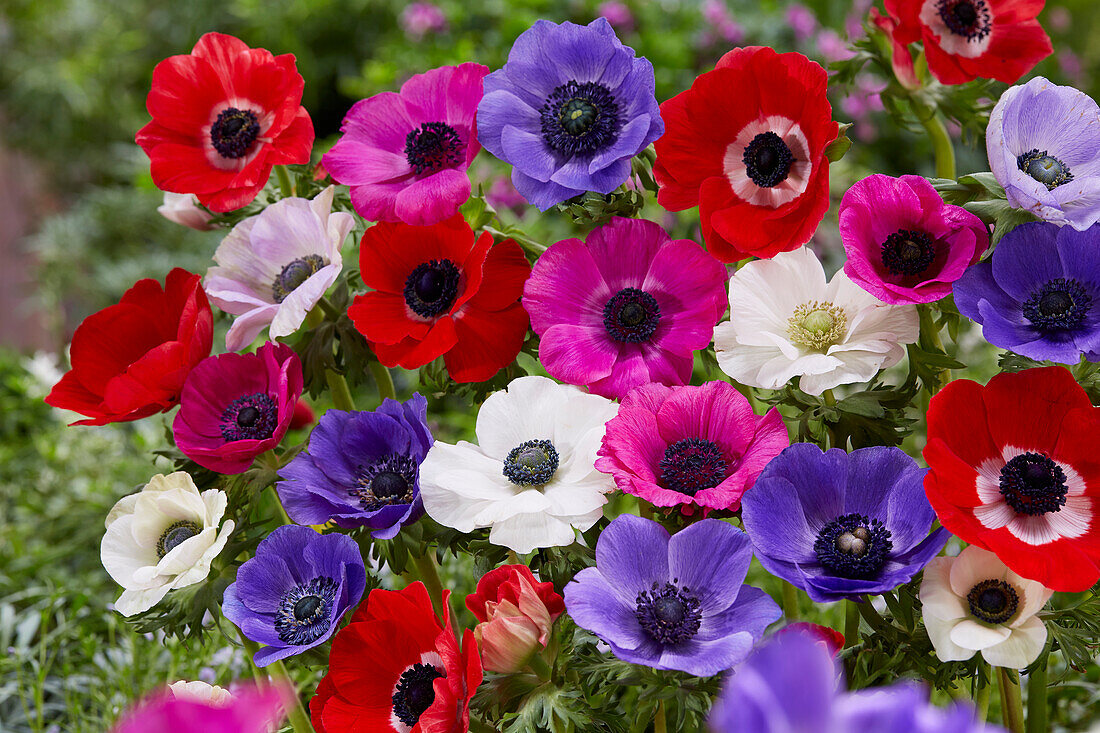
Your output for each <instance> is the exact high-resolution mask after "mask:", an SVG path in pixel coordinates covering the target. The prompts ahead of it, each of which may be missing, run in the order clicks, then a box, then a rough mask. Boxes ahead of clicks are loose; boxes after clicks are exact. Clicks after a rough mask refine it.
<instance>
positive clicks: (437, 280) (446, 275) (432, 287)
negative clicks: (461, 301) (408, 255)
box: [405, 260, 460, 318]
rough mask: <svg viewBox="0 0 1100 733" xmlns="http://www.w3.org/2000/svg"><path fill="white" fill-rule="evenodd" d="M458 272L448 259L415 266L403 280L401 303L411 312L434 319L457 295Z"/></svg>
mask: <svg viewBox="0 0 1100 733" xmlns="http://www.w3.org/2000/svg"><path fill="white" fill-rule="evenodd" d="M459 277H460V273H459V271H458V267H457V266H455V263H453V262H451V261H450V260H431V261H430V262H424V263H423V264H420V265H417V267H416V269H415V270H413V271H412V274H411V275H409V277H408V279H407V280H405V303H406V304H408V306H409V308H410V309H412V312H413V313H415V314H416V315H418V316H423V317H424V318H434V317H436V316H438V315H439V314H440V313H445V312H447V311H448V310H449V309H450V307H451V304H452V303H454V302H455V297H456V296H457V295H458V281H459Z"/></svg>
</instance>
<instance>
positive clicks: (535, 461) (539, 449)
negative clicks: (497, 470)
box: [504, 440, 559, 486]
mask: <svg viewBox="0 0 1100 733" xmlns="http://www.w3.org/2000/svg"><path fill="white" fill-rule="evenodd" d="M558 460H559V458H558V451H557V450H556V449H555V448H554V444H553V443H551V442H550V441H549V440H528V441H527V442H525V443H520V444H519V445H517V446H516V447H515V448H513V449H512V450H510V451H509V452H508V456H507V457H506V458H505V459H504V475H505V476H506V477H507V478H508V480H509V481H511V482H512V483H513V484H516V485H517V486H544V485H546V484H548V483H550V479H552V478H554V473H555V472H556V471H557V470H558Z"/></svg>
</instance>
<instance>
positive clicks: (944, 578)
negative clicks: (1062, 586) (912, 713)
mask: <svg viewBox="0 0 1100 733" xmlns="http://www.w3.org/2000/svg"><path fill="white" fill-rule="evenodd" d="M1053 592H1054V591H1052V590H1050V589H1048V588H1046V587H1044V586H1043V584H1042V583H1039V582H1038V581H1035V580H1028V579H1026V578H1022V577H1020V576H1019V575H1017V574H1016V573H1014V572H1012V571H1011V570H1009V569H1008V567H1006V566H1005V564H1004V563H1003V562H1001V561H1000V560H999V559H997V556H996V555H994V554H993V553H992V552H989V551H988V550H983V549H982V548H980V547H976V546H974V545H971V546H969V547H967V548H966V549H964V550H963V551H962V552H961V553H960V554H959V556H958V557H937V558H935V559H934V560H932V562H930V563H928V565H927V566H926V567H925V568H924V579H923V580H922V581H921V586H920V600H921V604H922V605H923V614H924V625H925V628H927V629H928V637H929V638H930V639H931V640H932V646H933V647H935V649H936V656H937V657H939V658H940V660H942V661H944V662H952V661H956V660H963V659H970V658H971V657H973V656H974V654H975V653H976V652H981V653H982V657H984V658H985V661H987V662H989V663H990V664H991V665H993V666H994V667H1007V668H1009V669H1021V668H1023V667H1026V666H1027V665H1029V664H1031V663H1032V662H1034V661H1035V659H1036V658H1037V657H1038V656H1039V653H1040V652H1041V651H1042V650H1043V646H1044V645H1045V644H1046V641H1047V627H1046V626H1044V625H1043V622H1042V620H1040V619H1039V617H1038V616H1036V615H1035V614H1037V613H1038V612H1039V610H1040V609H1041V608H1042V607H1043V606H1044V605H1046V602H1047V601H1048V600H1049V599H1050V596H1051V594H1052V593H1053Z"/></svg>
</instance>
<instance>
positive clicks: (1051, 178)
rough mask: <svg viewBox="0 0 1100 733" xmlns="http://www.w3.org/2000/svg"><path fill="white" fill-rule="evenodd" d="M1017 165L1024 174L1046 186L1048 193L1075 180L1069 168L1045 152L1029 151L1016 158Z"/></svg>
mask: <svg viewBox="0 0 1100 733" xmlns="http://www.w3.org/2000/svg"><path fill="white" fill-rule="evenodd" d="M1016 165H1017V166H1018V167H1019V169H1020V170H1022V171H1023V172H1024V173H1026V174H1028V175H1029V176H1031V177H1032V178H1034V179H1035V180H1036V181H1038V182H1039V183H1041V184H1043V185H1044V186H1046V187H1047V190H1048V191H1053V190H1054V189H1056V188H1058V187H1059V186H1061V185H1062V184H1063V183H1069V182H1070V181H1072V180H1073V174H1072V173H1070V171H1069V166H1067V165H1066V164H1065V163H1063V162H1062V161H1061V160H1059V159H1058V158H1055V157H1054V156H1053V155H1050V154H1049V153H1047V151H1045V150H1035V149H1032V150H1029V151H1027V152H1026V153H1024V154H1023V155H1021V156H1020V157H1018V158H1016Z"/></svg>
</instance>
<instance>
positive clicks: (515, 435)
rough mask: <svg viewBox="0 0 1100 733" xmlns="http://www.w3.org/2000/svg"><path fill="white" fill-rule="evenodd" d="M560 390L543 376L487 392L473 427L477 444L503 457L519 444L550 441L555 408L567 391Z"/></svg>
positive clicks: (561, 388) (488, 453) (554, 383)
mask: <svg viewBox="0 0 1100 733" xmlns="http://www.w3.org/2000/svg"><path fill="white" fill-rule="evenodd" d="M563 389H566V388H564V387H563V386H562V385H559V384H558V383H557V382H555V381H554V380H552V379H548V378H546V377H520V378H519V379H513V380H512V381H511V382H510V383H509V384H508V387H507V388H506V389H505V390H502V391H500V392H494V393H493V394H491V395H489V397H488V398H486V400H485V402H484V403H483V404H482V405H481V409H480V410H478V413H477V424H476V426H475V428H474V432H475V433H476V434H477V442H478V445H480V446H481V449H482V450H483V451H485V454H486V455H490V456H493V457H495V458H499V459H500V460H504V458H505V457H506V456H507V455H508V452H509V451H511V450H512V449H513V448H515V447H516V446H517V445H519V444H520V443H524V442H526V441H528V440H550V441H553V439H554V428H555V422H556V420H555V418H556V416H557V412H558V408H559V406H560V404H561V402H562V400H563V398H565V397H566V396H567V394H568V393H567V392H563V391H562V390H563ZM568 389H575V388H573V387H570V388H568Z"/></svg>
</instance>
